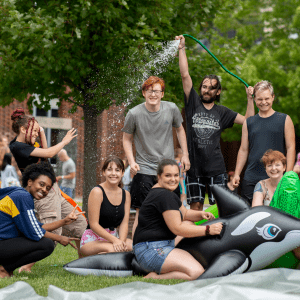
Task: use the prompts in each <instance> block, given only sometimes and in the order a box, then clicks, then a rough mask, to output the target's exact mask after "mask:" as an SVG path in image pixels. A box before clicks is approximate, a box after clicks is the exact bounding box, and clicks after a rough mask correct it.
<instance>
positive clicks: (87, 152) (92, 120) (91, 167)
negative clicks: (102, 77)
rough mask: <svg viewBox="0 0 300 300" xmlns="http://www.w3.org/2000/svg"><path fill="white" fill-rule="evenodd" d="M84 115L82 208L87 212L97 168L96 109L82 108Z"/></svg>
mask: <svg viewBox="0 0 300 300" xmlns="http://www.w3.org/2000/svg"><path fill="white" fill-rule="evenodd" d="M83 116H84V174H83V178H84V180H83V200H82V210H83V211H85V212H86V216H87V214H88V211H87V208H88V206H87V205H88V197H89V194H90V192H91V190H92V189H93V187H95V186H96V175H97V173H96V170H97V138H98V137H97V111H96V109H94V108H93V107H90V106H85V107H84V108H83Z"/></svg>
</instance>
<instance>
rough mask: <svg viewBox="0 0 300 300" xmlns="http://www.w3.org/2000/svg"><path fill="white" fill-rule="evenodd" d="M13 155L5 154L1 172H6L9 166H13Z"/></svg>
mask: <svg viewBox="0 0 300 300" xmlns="http://www.w3.org/2000/svg"><path fill="white" fill-rule="evenodd" d="M11 158H12V155H11V154H10V153H5V155H4V157H3V162H2V166H1V170H2V171H4V170H5V168H6V166H7V165H11Z"/></svg>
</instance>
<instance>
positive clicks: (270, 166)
mask: <svg viewBox="0 0 300 300" xmlns="http://www.w3.org/2000/svg"><path fill="white" fill-rule="evenodd" d="M261 161H262V163H263V164H264V166H265V169H266V173H267V175H268V176H269V178H267V179H264V180H261V181H259V182H258V183H257V184H256V186H255V188H254V193H253V201H252V207H254V206H262V205H266V206H269V205H270V203H271V201H272V198H273V195H274V193H275V191H276V188H277V186H278V183H279V182H280V180H281V179H282V177H283V174H284V172H285V170H286V157H285V156H284V155H283V154H282V153H281V152H280V151H273V150H268V151H266V152H265V154H264V155H263V157H262V159H261ZM296 167H297V166H295V168H296ZM295 168H294V171H296V170H295ZM296 173H297V172H296ZM293 252H294V254H295V256H296V257H297V258H298V259H300V248H296V249H294V250H293Z"/></svg>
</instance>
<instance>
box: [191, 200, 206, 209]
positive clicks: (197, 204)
mask: <svg viewBox="0 0 300 300" xmlns="http://www.w3.org/2000/svg"><path fill="white" fill-rule="evenodd" d="M190 208H191V209H192V210H202V209H203V203H201V202H193V203H191V204H190Z"/></svg>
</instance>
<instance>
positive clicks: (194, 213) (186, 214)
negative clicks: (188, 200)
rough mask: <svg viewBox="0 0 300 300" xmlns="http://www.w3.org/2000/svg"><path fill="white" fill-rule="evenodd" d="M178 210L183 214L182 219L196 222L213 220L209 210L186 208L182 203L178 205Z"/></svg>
mask: <svg viewBox="0 0 300 300" xmlns="http://www.w3.org/2000/svg"><path fill="white" fill-rule="evenodd" d="M180 211H181V213H182V215H183V220H184V221H192V222H198V221H200V220H203V219H205V220H213V219H214V218H215V217H214V215H213V214H212V213H210V212H205V211H199V210H193V209H186V208H185V207H184V205H182V206H181V207H180Z"/></svg>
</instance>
